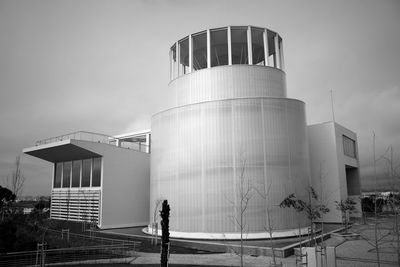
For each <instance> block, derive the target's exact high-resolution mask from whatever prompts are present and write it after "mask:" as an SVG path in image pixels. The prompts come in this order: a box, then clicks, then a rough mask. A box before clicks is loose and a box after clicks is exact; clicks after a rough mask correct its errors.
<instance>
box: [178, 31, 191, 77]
mask: <svg viewBox="0 0 400 267" xmlns="http://www.w3.org/2000/svg"><path fill="white" fill-rule="evenodd" d="M178 45H179V76H182V75H184V74H187V73H189V38H188V37H186V38H185V39H183V40H182V41H179V43H178Z"/></svg>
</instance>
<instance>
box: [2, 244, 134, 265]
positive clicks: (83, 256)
mask: <svg viewBox="0 0 400 267" xmlns="http://www.w3.org/2000/svg"><path fill="white" fill-rule="evenodd" d="M135 251H136V247H135V244H128V243H127V244H124V245H103V246H85V247H72V248H61V249H43V250H42V249H38V250H36V251H27V252H14V253H7V254H3V255H1V256H0V266H1V267H3V266H4V267H6V266H7V267H13V266H15V267H17V266H44V265H46V264H50V263H77V262H85V261H96V262H99V261H104V262H107V261H106V260H111V259H116V258H131V257H134V256H135Z"/></svg>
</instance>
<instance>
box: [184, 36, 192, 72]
mask: <svg viewBox="0 0 400 267" xmlns="http://www.w3.org/2000/svg"><path fill="white" fill-rule="evenodd" d="M188 49H189V68H188V73H191V72H192V69H193V41H192V35H191V34H190V35H189V48H188ZM185 74H186V73H185Z"/></svg>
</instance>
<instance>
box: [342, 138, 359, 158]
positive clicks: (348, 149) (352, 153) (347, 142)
mask: <svg viewBox="0 0 400 267" xmlns="http://www.w3.org/2000/svg"><path fill="white" fill-rule="evenodd" d="M343 152H344V154H345V155H346V156H349V157H352V158H356V142H355V141H354V140H353V139H351V138H349V137H347V136H345V135H343Z"/></svg>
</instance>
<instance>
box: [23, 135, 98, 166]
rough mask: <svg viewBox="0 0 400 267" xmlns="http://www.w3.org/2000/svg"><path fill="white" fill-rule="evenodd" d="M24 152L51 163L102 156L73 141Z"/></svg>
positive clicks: (29, 149)
mask: <svg viewBox="0 0 400 267" xmlns="http://www.w3.org/2000/svg"><path fill="white" fill-rule="evenodd" d="M22 151H23V152H24V153H25V154H28V155H31V156H34V157H37V158H40V159H43V160H46V161H50V162H60V161H70V160H77V159H85V158H93V157H99V156H101V155H99V154H97V153H95V152H93V151H90V150H87V149H86V148H83V147H80V146H79V145H77V144H76V143H74V142H73V140H71V139H68V140H63V141H59V142H54V143H50V144H44V145H39V146H34V147H29V148H25V149H23V150H22Z"/></svg>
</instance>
